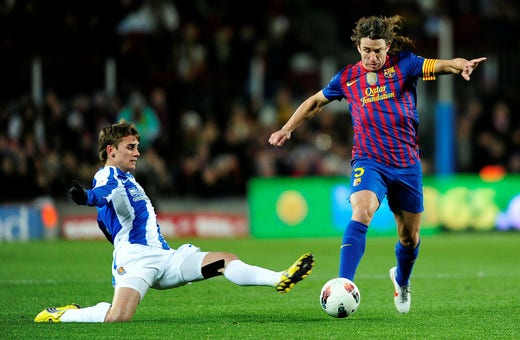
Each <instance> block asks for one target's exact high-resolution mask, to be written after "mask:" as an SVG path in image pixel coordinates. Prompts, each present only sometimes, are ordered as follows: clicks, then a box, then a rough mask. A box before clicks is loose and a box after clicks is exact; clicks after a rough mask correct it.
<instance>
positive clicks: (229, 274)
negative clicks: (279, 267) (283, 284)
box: [224, 260, 282, 286]
mask: <svg viewBox="0 0 520 340" xmlns="http://www.w3.org/2000/svg"><path fill="white" fill-rule="evenodd" d="M281 275H282V272H275V271H272V270H269V269H265V268H261V267H257V266H252V265H250V264H247V263H244V262H242V261H241V260H234V261H231V262H229V263H228V265H227V266H226V270H225V271H224V276H225V277H226V278H227V279H228V280H229V281H231V282H233V283H235V284H237V285H239V286H274V285H275V284H276V283H277V282H278V281H279V280H280V276H281Z"/></svg>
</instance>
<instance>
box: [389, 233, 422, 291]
mask: <svg viewBox="0 0 520 340" xmlns="http://www.w3.org/2000/svg"><path fill="white" fill-rule="evenodd" d="M420 244H421V241H419V243H417V247H415V248H413V247H405V246H403V245H402V244H401V242H399V241H397V243H396V245H395V257H396V258H397V272H396V275H395V280H396V281H397V283H398V284H399V285H400V286H407V285H408V284H409V283H410V276H411V275H412V268H413V265H414V263H415V260H416V259H417V256H418V255H419V245H420Z"/></svg>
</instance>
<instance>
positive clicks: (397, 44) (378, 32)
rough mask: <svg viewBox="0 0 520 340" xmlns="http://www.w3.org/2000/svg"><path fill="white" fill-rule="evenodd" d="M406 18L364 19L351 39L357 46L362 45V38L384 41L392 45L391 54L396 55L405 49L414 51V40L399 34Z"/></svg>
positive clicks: (375, 17)
mask: <svg viewBox="0 0 520 340" xmlns="http://www.w3.org/2000/svg"><path fill="white" fill-rule="evenodd" d="M403 21H404V18H403V17H402V16H400V15H394V16H392V17H383V16H371V17H363V18H361V19H359V20H358V21H357V23H356V27H355V28H354V29H353V30H352V36H351V37H350V39H351V40H352V42H353V43H354V45H355V46H358V45H359V44H360V41H361V38H369V39H372V40H377V39H383V40H384V41H386V42H387V43H389V42H390V43H392V47H391V50H390V52H389V53H390V54H396V53H398V52H400V51H401V50H403V49H412V48H414V47H415V46H414V45H415V44H414V42H413V41H412V39H410V38H408V37H405V36H403V35H399V34H397V32H398V31H399V30H400V29H401V23H402V22H403Z"/></svg>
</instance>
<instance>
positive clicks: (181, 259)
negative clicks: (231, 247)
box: [152, 244, 208, 289]
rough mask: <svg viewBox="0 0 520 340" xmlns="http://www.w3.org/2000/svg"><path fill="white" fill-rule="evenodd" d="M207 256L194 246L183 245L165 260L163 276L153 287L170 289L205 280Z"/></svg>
mask: <svg viewBox="0 0 520 340" xmlns="http://www.w3.org/2000/svg"><path fill="white" fill-rule="evenodd" d="M207 254H208V252H203V251H201V250H200V248H199V247H196V246H194V245H192V244H183V245H182V246H180V247H179V248H178V249H177V250H175V251H173V252H172V253H171V254H170V255H169V256H167V257H166V258H165V259H164V261H163V263H162V272H161V275H160V277H159V279H158V280H157V281H156V282H155V283H154V284H153V285H152V287H153V288H156V289H169V288H174V287H179V286H183V285H185V284H187V283H188V282H194V281H200V280H203V279H204V277H203V275H202V271H201V268H202V262H203V260H204V257H205V256H206V255H207Z"/></svg>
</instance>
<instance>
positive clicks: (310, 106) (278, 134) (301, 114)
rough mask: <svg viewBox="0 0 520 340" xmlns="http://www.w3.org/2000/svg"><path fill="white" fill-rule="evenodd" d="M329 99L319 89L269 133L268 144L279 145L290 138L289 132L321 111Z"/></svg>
mask: <svg viewBox="0 0 520 340" xmlns="http://www.w3.org/2000/svg"><path fill="white" fill-rule="evenodd" d="M329 102H330V101H329V100H328V99H327V98H326V97H325V96H324V95H323V92H322V91H321V90H320V91H319V92H317V93H315V94H314V95H312V96H310V97H309V98H307V99H306V100H305V101H304V102H303V103H301V104H300V106H299V107H298V108H297V109H296V111H294V113H293V115H292V116H291V118H289V120H288V121H287V123H285V124H284V126H283V127H282V128H281V129H280V130H278V131H275V132H273V133H272V134H271V136H270V137H269V144H271V145H274V146H281V145H283V144H284V143H285V142H286V141H287V140H289V139H291V133H292V132H293V131H294V129H296V127H298V125H300V124H301V123H302V122H303V121H305V120H309V119H311V118H312V117H314V115H315V114H316V113H318V112H320V111H321V109H322V108H323V106H325V105H327V104H328V103H329Z"/></svg>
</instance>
